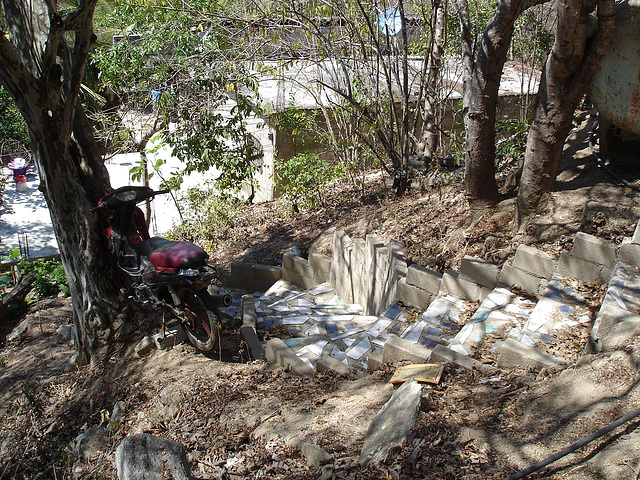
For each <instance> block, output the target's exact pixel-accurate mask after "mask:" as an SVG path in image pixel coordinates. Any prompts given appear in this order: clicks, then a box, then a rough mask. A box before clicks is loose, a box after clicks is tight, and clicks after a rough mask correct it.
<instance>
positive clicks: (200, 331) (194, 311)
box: [175, 287, 221, 352]
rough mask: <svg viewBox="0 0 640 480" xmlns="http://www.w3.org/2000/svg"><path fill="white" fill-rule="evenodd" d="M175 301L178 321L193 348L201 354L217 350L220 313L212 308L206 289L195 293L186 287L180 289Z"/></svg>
mask: <svg viewBox="0 0 640 480" xmlns="http://www.w3.org/2000/svg"><path fill="white" fill-rule="evenodd" d="M177 299H178V302H177V304H176V305H175V306H176V307H177V308H178V309H179V310H180V312H181V314H180V321H181V322H182V325H183V327H184V331H185V333H186V334H187V338H188V339H189V341H190V342H191V343H192V344H193V346H194V347H196V348H197V349H198V350H202V351H203V352H210V351H212V350H216V349H219V347H220V343H221V334H220V313H219V312H218V309H217V308H216V307H214V306H213V302H212V300H211V296H210V295H209V293H208V292H207V291H206V289H202V290H200V291H197V292H196V291H195V290H193V289H191V288H188V287H183V288H180V289H179V290H178V291H177Z"/></svg>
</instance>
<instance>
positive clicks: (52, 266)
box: [18, 259, 69, 298]
mask: <svg viewBox="0 0 640 480" xmlns="http://www.w3.org/2000/svg"><path fill="white" fill-rule="evenodd" d="M18 265H19V268H20V270H21V271H22V274H23V275H31V274H32V273H35V274H36V279H35V282H34V283H33V288H34V290H35V291H36V293H37V294H38V298H45V297H50V296H52V295H56V294H57V293H59V292H62V293H69V286H68V284H67V276H66V274H65V273H64V268H63V266H62V263H61V262H60V261H59V260H43V259H37V260H33V261H27V260H22V261H21V262H20V263H19V264H18Z"/></svg>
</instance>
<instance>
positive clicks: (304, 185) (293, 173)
mask: <svg viewBox="0 0 640 480" xmlns="http://www.w3.org/2000/svg"><path fill="white" fill-rule="evenodd" d="M275 167H276V169H275V170H276V171H275V177H276V180H277V181H278V183H279V187H280V188H282V192H283V194H284V196H285V197H286V198H287V199H288V200H289V201H290V202H291V208H292V210H293V212H294V213H297V212H299V211H300V207H310V208H313V207H315V206H316V205H318V204H324V200H323V191H324V189H325V187H326V186H327V185H328V184H329V183H330V182H332V181H334V180H337V179H338V178H341V177H342V176H344V170H343V169H342V167H341V166H340V165H331V164H330V163H329V162H327V161H325V160H323V159H322V158H320V156H319V155H318V154H317V153H300V154H298V155H296V156H295V157H293V158H290V159H288V160H279V161H277V162H276V165H275Z"/></svg>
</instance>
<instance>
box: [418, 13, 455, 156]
mask: <svg viewBox="0 0 640 480" xmlns="http://www.w3.org/2000/svg"><path fill="white" fill-rule="evenodd" d="M447 5H448V2H447V1H446V0H444V1H441V0H434V2H433V10H432V12H431V32H432V34H431V42H430V48H429V59H428V61H429V72H428V74H427V80H426V85H425V87H426V95H425V99H424V119H423V126H422V130H421V132H420V141H419V142H418V154H419V155H420V156H422V157H424V159H425V160H426V162H427V163H431V160H432V159H433V157H434V155H435V154H436V150H437V149H438V143H439V142H438V138H439V135H438V129H437V127H436V122H437V121H438V120H437V119H438V117H439V115H438V114H437V112H436V109H437V100H438V85H439V83H440V77H441V73H442V55H443V54H444V47H445V43H446V38H447ZM426 61H427V59H425V62H426Z"/></svg>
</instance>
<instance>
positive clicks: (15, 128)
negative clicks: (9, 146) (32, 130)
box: [0, 86, 29, 146]
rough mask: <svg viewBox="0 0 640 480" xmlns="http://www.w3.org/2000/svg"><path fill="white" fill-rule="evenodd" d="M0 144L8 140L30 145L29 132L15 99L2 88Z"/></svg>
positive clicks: (0, 97) (0, 100)
mask: <svg viewBox="0 0 640 480" xmlns="http://www.w3.org/2000/svg"><path fill="white" fill-rule="evenodd" d="M0 116H1V117H2V122H0V143H2V142H4V141H7V140H18V141H19V142H20V143H21V144H22V145H25V146H27V145H29V130H28V129H27V124H26V122H25V121H24V119H23V118H22V114H21V113H20V111H19V110H18V107H17V106H16V104H15V102H14V100H13V98H11V96H10V95H9V93H8V92H7V91H6V90H5V88H4V87H2V86H0Z"/></svg>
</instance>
